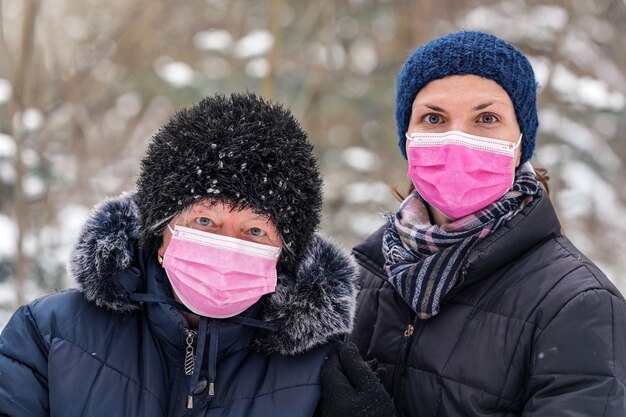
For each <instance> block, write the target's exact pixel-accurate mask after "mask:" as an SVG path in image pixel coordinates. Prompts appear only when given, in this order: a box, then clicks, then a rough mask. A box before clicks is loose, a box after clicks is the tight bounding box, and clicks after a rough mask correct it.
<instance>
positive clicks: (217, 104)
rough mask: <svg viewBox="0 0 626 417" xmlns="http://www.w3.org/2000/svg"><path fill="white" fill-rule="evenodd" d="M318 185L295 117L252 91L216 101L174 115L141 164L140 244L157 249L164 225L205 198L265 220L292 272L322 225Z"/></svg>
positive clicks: (285, 267) (209, 99)
mask: <svg viewBox="0 0 626 417" xmlns="http://www.w3.org/2000/svg"><path fill="white" fill-rule="evenodd" d="M321 186H322V180H321V178H320V174H319V169H318V166H317V161H316V159H315V157H314V156H313V146H312V145H311V144H310V143H309V142H308V140H307V135H306V133H305V132H304V131H303V130H302V129H301V128H300V126H299V124H298V122H297V120H296V119H295V118H294V117H293V115H292V114H291V113H290V112H289V111H288V110H286V109H284V108H283V107H282V106H280V105H278V104H271V103H268V102H266V101H264V100H263V99H262V98H259V97H257V96H256V95H254V94H252V93H246V94H233V95H231V96H230V97H225V96H222V95H216V96H214V97H207V98H204V99H202V100H201V101H200V102H199V103H197V104H196V105H194V106H192V107H189V108H186V109H183V110H181V111H179V112H178V113H177V114H176V115H174V116H173V117H172V118H171V119H170V120H169V121H168V122H167V123H166V124H165V125H164V126H163V127H162V128H161V129H160V130H159V131H158V132H157V133H156V134H155V135H154V137H153V138H152V141H151V142H150V144H149V145H148V151H147V154H146V156H145V157H144V159H143V160H142V162H141V173H140V174H139V178H138V180H137V200H138V201H137V202H138V206H139V212H140V215H141V230H140V241H141V243H142V245H143V247H144V248H145V249H147V250H148V251H157V250H158V248H159V247H160V246H161V244H162V242H163V233H164V231H165V228H166V227H167V223H168V222H169V221H170V220H171V219H172V218H173V217H174V216H175V215H177V214H179V213H181V212H182V211H183V210H184V209H186V208H188V207H189V206H191V205H192V204H194V203H197V202H199V201H202V200H206V199H210V200H214V201H220V202H224V203H226V204H229V205H230V206H232V207H233V208H234V209H235V210H241V209H247V208H250V209H252V210H254V211H255V212H256V213H259V214H262V215H267V216H268V217H269V218H270V219H271V221H272V222H273V224H274V226H275V227H276V229H277V231H278V233H279V234H280V236H281V238H282V241H283V248H284V249H283V251H282V256H281V259H280V261H279V264H278V266H279V270H280V271H281V272H289V271H293V270H294V268H295V266H296V265H297V263H298V260H299V259H300V256H301V254H302V251H303V248H304V247H305V246H306V245H307V243H308V242H309V240H310V239H311V237H312V236H313V233H314V232H315V229H316V228H317V226H318V225H319V221H320V209H321V205H322V192H321Z"/></svg>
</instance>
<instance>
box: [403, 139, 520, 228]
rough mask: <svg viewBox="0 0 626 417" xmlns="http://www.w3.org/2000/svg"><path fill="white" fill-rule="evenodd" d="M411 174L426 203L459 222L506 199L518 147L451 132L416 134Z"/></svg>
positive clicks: (410, 152) (411, 146)
mask: <svg viewBox="0 0 626 417" xmlns="http://www.w3.org/2000/svg"><path fill="white" fill-rule="evenodd" d="M406 137H407V139H408V140H409V142H408V143H409V148H408V152H407V155H408V160H409V170H408V173H407V176H408V177H409V178H411V180H412V181H413V185H415V189H416V190H417V192H418V193H419V194H420V196H422V198H423V199H424V200H426V202H428V204H430V205H431V206H433V207H435V208H437V209H438V210H439V211H441V212H442V213H443V214H444V215H445V216H447V217H449V218H451V219H453V220H456V219H460V218H461V217H465V216H467V215H468V214H471V213H475V212H477V211H479V210H481V209H483V208H485V207H487V206H488V205H489V204H491V203H493V202H494V201H496V200H498V199H499V198H500V197H502V196H503V195H504V194H505V193H506V192H507V191H508V190H509V189H510V188H511V186H512V185H513V180H514V178H515V176H514V174H515V167H514V160H515V156H516V150H517V148H518V147H519V145H520V143H521V140H522V136H521V135H520V137H519V140H518V141H517V143H512V142H508V141H504V140H499V139H491V138H485V137H481V136H474V135H469V134H467V133H463V132H458V131H450V132H445V133H412V134H410V135H409V134H408V133H407V135H406Z"/></svg>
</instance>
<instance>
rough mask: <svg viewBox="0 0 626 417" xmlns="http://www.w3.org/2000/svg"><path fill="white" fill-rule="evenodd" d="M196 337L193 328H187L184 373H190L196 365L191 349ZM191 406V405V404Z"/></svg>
mask: <svg viewBox="0 0 626 417" xmlns="http://www.w3.org/2000/svg"><path fill="white" fill-rule="evenodd" d="M195 338H196V332H195V331H194V330H187V338H186V339H185V342H186V343H187V347H186V348H185V375H192V374H193V368H195V366H196V359H195V355H194V351H193V342H194V339H195ZM189 401H192V403H193V400H189V399H188V400H187V408H189ZM192 408H193V405H192Z"/></svg>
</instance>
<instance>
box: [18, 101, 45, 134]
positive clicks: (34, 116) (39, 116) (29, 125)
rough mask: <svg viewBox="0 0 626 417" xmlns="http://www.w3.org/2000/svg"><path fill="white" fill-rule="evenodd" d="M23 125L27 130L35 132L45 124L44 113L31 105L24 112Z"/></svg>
mask: <svg viewBox="0 0 626 417" xmlns="http://www.w3.org/2000/svg"><path fill="white" fill-rule="evenodd" d="M21 122H22V123H21V127H22V128H23V129H24V130H25V131H27V132H34V131H36V130H38V129H40V128H41V126H43V122H44V116H43V113H42V112H41V111H40V110H39V109H36V108H34V107H29V108H27V109H25V110H24V112H23V113H22V120H21Z"/></svg>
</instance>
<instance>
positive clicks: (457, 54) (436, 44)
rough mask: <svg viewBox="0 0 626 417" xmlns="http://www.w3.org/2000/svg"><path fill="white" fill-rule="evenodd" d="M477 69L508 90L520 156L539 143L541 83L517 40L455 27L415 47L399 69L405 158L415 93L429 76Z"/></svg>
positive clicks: (400, 125) (434, 77)
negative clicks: (517, 46) (515, 44)
mask: <svg viewBox="0 0 626 417" xmlns="http://www.w3.org/2000/svg"><path fill="white" fill-rule="evenodd" d="M463 74H474V75H478V76H480V77H483V78H487V79H490V80H493V81H495V82H497V83H498V84H500V86H501V87H502V88H503V89H504V91H506V92H507V94H508V95H509V97H510V98H511V101H512V102H513V107H514V108H515V115H516V116H517V123H518V124H519V127H520V129H521V131H522V134H523V136H522V159H521V163H524V162H526V161H528V160H529V159H530V158H531V156H532V155H533V151H534V149H535V136H536V133H537V126H538V125H539V122H538V120H537V83H536V81H535V74H534V72H533V69H532V67H531V65H530V62H528V59H526V57H525V56H524V55H522V53H521V52H520V51H518V50H517V49H515V48H514V47H513V46H511V45H510V44H508V43H507V42H505V41H503V40H502V39H498V38H496V37H495V36H493V35H489V34H487V33H483V32H456V33H452V34H449V35H446V36H443V37H440V38H437V39H434V40H432V41H430V42H428V43H427V44H425V45H422V46H420V47H419V48H417V49H416V50H415V51H414V52H413V54H411V56H409V59H407V61H406V62H405V63H404V66H403V67H402V69H401V70H400V73H399V74H398V79H397V83H396V126H397V129H398V145H399V146H400V152H402V155H403V156H404V157H405V158H406V148H405V134H406V132H407V129H408V126H409V119H410V118H411V109H412V106H413V101H414V100H415V96H416V95H417V93H419V92H420V90H421V89H422V88H424V87H425V86H426V84H428V83H429V82H431V81H433V80H437V79H439V78H444V77H447V76H448V75H463Z"/></svg>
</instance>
